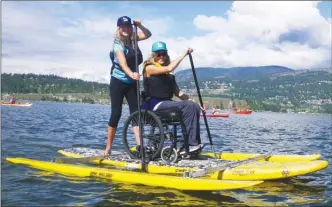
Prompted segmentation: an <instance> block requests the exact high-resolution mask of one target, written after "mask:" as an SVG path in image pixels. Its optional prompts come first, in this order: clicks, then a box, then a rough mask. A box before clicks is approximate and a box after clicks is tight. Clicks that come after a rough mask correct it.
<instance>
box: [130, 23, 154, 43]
mask: <svg viewBox="0 0 332 207" xmlns="http://www.w3.org/2000/svg"><path fill="white" fill-rule="evenodd" d="M134 24H136V25H137V27H138V28H140V29H141V30H142V32H138V33H137V37H138V41H141V40H146V39H148V38H149V37H151V36H152V34H151V32H150V30H149V29H148V28H146V27H144V26H143V25H142V24H141V21H139V20H134Z"/></svg>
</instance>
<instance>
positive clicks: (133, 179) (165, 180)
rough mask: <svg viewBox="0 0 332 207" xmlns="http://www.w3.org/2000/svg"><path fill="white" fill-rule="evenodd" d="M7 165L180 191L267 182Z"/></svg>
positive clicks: (29, 163)
mask: <svg viewBox="0 0 332 207" xmlns="http://www.w3.org/2000/svg"><path fill="white" fill-rule="evenodd" d="M6 161H7V162H11V163H15V164H23V165H27V166H29V167H32V168H36V169H40V170H44V171H50V172H54V173H58V174H62V175H67V176H78V177H92V178H93V177H97V178H103V179H106V180H114V181H119V182H124V183H134V184H142V185H149V186H156V187H164V188H173V189H178V190H199V191H219V190H231V189H239V188H247V187H251V186H253V185H258V184H261V183H263V181H226V180H211V179H198V178H183V177H176V176H169V175H156V174H150V173H143V172H130V171H124V170H115V169H105V168H99V167H90V166H84V165H74V164H59V163H54V162H47V161H40V160H33V159H27V158H6Z"/></svg>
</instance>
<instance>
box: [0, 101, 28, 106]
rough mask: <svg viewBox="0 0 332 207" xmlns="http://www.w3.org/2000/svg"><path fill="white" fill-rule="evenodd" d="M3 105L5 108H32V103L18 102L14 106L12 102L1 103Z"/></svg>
mask: <svg viewBox="0 0 332 207" xmlns="http://www.w3.org/2000/svg"><path fill="white" fill-rule="evenodd" d="M1 105H3V106H31V105H32V103H30V102H27V103H26V102H16V103H14V104H11V103H10V102H1Z"/></svg>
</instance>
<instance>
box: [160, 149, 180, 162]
mask: <svg viewBox="0 0 332 207" xmlns="http://www.w3.org/2000/svg"><path fill="white" fill-rule="evenodd" d="M160 156H161V159H162V160H163V161H164V162H166V163H175V162H176V161H177V160H178V152H177V151H176V149H175V148H171V146H166V147H164V148H163V149H162V150H161V155H160Z"/></svg>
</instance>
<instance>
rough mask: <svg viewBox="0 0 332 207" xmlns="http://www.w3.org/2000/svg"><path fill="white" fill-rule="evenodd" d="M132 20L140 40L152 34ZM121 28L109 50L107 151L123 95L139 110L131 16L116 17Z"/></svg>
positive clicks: (132, 110)
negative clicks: (109, 110) (109, 80)
mask: <svg viewBox="0 0 332 207" xmlns="http://www.w3.org/2000/svg"><path fill="white" fill-rule="evenodd" d="M133 23H134V24H135V25H136V26H137V27H138V28H140V29H141V32H138V33H137V40H138V41H141V40H145V39H148V38H149V37H151V32H150V31H149V30H148V29H147V28H145V27H144V26H143V25H142V24H141V22H140V21H139V20H134V21H133ZM117 26H118V28H117V29H116V32H115V39H114V44H113V51H111V53H110V58H111V60H112V63H113V66H112V70H111V83H110V96H111V105H112V106H111V110H112V112H111V116H110V119H109V122H108V133H107V144H106V149H105V151H104V155H109V154H110V150H111V148H112V144H113V140H114V137H115V133H116V129H117V126H118V123H119V120H120V117H121V113H122V104H123V98H124V97H126V100H127V103H128V105H129V111H130V113H133V112H135V111H136V110H138V106H137V85H136V81H139V79H140V77H139V74H138V73H137V71H136V65H135V48H134V46H135V43H134V39H135V34H134V32H133V26H132V22H131V19H130V18H129V17H128V16H122V17H120V18H119V19H118V21H117ZM142 62H143V57H142V53H141V51H140V49H139V48H138V65H140V64H141V63H142ZM133 131H134V134H135V137H136V142H137V143H138V144H139V129H138V126H134V127H133Z"/></svg>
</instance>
